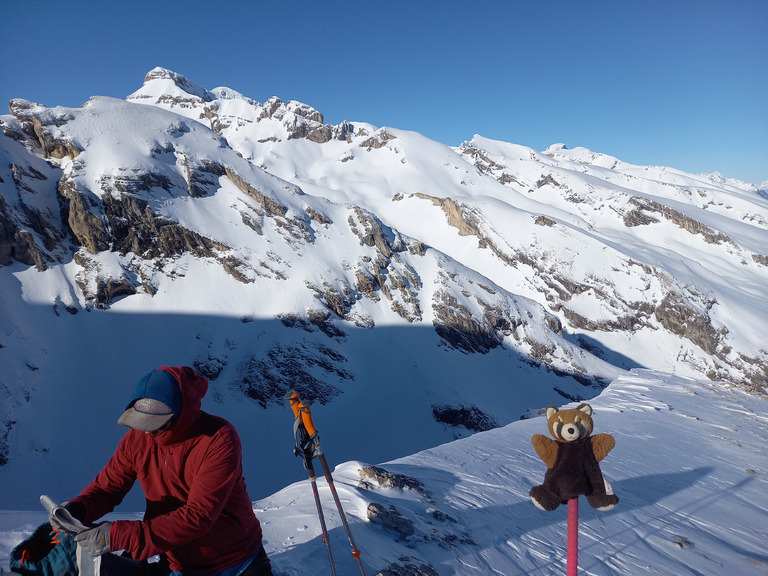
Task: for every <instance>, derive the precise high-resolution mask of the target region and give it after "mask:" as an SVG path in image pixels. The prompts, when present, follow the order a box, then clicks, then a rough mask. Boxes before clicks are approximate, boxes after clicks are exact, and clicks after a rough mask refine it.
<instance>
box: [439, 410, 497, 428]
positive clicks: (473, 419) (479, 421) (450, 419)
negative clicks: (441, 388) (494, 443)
mask: <svg viewBox="0 0 768 576" xmlns="http://www.w3.org/2000/svg"><path fill="white" fill-rule="evenodd" d="M432 415H433V416H434V418H435V421H436V422H441V423H443V424H448V425H449V426H453V427H456V426H463V427H464V428H466V429H467V430H470V431H471V432H485V431H487V430H493V429H494V428H498V426H499V425H498V423H497V422H496V420H494V418H493V416H489V415H488V414H486V413H485V412H483V411H482V410H480V408H478V407H477V406H464V405H459V406H451V405H447V404H435V405H433V406H432Z"/></svg>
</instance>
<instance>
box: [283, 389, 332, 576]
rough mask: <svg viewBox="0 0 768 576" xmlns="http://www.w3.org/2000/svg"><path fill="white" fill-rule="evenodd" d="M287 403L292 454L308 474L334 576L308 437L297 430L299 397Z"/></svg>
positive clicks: (289, 398) (288, 398)
mask: <svg viewBox="0 0 768 576" xmlns="http://www.w3.org/2000/svg"><path fill="white" fill-rule="evenodd" d="M286 398H287V400H288V402H290V404H291V408H292V409H293V414H294V416H295V417H296V420H295V422H296V424H294V438H295V440H296V446H295V447H294V453H295V454H296V455H297V456H301V458H302V460H303V461H304V468H306V470H307V472H308V473H309V483H310V484H311V485H312V494H314V496H315V506H316V507H317V517H318V518H319V519H320V528H321V529H322V531H323V543H324V544H325V548H326V550H328V561H329V562H330V563H331V573H332V574H333V576H336V565H335V564H334V562H333V552H332V551H331V540H330V538H329V537H328V528H327V527H326V525H325V515H324V514H323V507H322V505H321V504H320V494H319V492H318V490H317V479H316V478H315V467H314V466H313V464H312V454H311V453H308V452H307V450H306V448H305V447H306V446H307V444H308V441H309V437H308V436H307V438H305V439H304V441H302V440H300V439H299V436H300V435H301V434H300V430H299V428H300V427H301V428H303V425H302V424H301V420H300V417H299V406H300V401H299V395H298V394H297V393H296V392H293V393H289V395H288V396H286ZM299 425H301V426H299ZM304 434H305V435H306V431H304Z"/></svg>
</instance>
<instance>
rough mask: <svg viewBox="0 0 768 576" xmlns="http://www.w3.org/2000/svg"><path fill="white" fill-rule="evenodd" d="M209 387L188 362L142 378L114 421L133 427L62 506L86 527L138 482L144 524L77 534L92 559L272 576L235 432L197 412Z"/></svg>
mask: <svg viewBox="0 0 768 576" xmlns="http://www.w3.org/2000/svg"><path fill="white" fill-rule="evenodd" d="M207 390H208V380H206V379H205V378H204V377H203V376H201V375H200V374H198V373H197V372H195V371H194V370H193V369H192V368H189V367H187V366H178V367H168V366H161V367H160V368H157V369H156V370H153V371H152V372H150V373H149V374H147V375H146V376H144V377H143V378H142V379H141V380H140V381H139V383H138V384H137V386H136V389H135V391H134V393H133V396H132V397H131V401H130V402H129V403H128V406H127V409H126V410H125V412H124V413H123V415H122V416H120V418H119V420H118V423H119V424H122V425H124V426H128V427H129V428H130V430H128V432H127V433H126V434H125V436H123V438H122V439H121V440H120V443H119V444H118V446H117V450H116V451H115V453H114V454H113V456H112V458H111V459H110V460H109V462H108V463H107V465H106V466H105V467H104V469H103V470H102V471H101V472H99V474H98V475H97V476H96V478H95V479H94V480H93V482H91V484H90V485H89V486H88V487H87V488H85V490H83V491H82V492H81V493H80V494H79V495H78V496H77V497H76V498H73V499H72V500H70V501H68V502H66V503H65V508H66V509H67V510H69V512H70V513H71V514H72V515H73V516H75V517H76V518H78V519H79V520H81V521H82V522H83V524H85V525H86V526H92V525H93V523H94V522H95V521H96V520H98V519H99V518H101V517H102V516H104V515H105V514H107V513H109V512H111V511H112V510H113V509H114V508H115V507H116V506H117V505H118V504H119V503H120V502H121V501H122V500H123V498H124V497H125V495H126V494H127V493H128V491H129V490H130V489H131V487H132V486H133V484H134V482H135V481H136V480H137V479H138V481H139V484H140V485H141V488H142V490H143V491H144V496H145V498H146V512H145V514H144V519H143V520H140V521H137V520H131V521H127V520H117V521H114V522H102V523H100V524H96V525H93V527H92V528H90V529H88V530H86V531H84V532H81V533H80V534H78V535H77V536H76V537H75V539H76V540H77V541H78V543H79V544H80V545H81V546H82V547H83V548H84V549H85V550H86V551H87V552H88V553H90V554H91V555H92V556H101V555H104V554H106V553H107V552H114V551H124V552H123V554H124V555H127V556H128V557H130V558H131V559H133V560H134V561H139V562H143V563H144V564H143V565H144V566H145V567H146V566H147V564H146V562H145V561H146V560H147V559H149V558H151V557H153V556H156V555H161V557H163V558H165V559H167V564H168V566H169V569H170V570H171V571H172V574H174V576H180V575H183V576H272V569H271V565H270V561H269V558H268V557H267V554H266V552H265V550H264V547H263V546H262V542H261V539H262V533H261V525H260V524H259V520H258V519H257V518H256V516H255V515H254V513H253V508H252V505H251V499H250V498H249V496H248V492H247V491H246V487H245V479H244V478H243V470H242V461H241V445H240V438H239V436H238V434H237V432H236V430H235V428H234V427H233V426H232V424H230V423H229V422H228V421H226V420H224V419H223V418H219V417H217V416H212V415H210V414H207V413H206V412H203V411H202V410H201V401H202V399H203V396H205V393H206V392H207ZM51 523H52V524H54V527H55V518H51ZM104 558H106V556H105V557H104Z"/></svg>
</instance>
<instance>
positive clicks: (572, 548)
mask: <svg viewBox="0 0 768 576" xmlns="http://www.w3.org/2000/svg"><path fill="white" fill-rule="evenodd" d="M578 571H579V499H578V497H577V498H571V499H570V500H568V567H567V572H566V576H577V574H578Z"/></svg>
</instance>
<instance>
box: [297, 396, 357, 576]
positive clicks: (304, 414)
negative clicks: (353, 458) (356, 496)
mask: <svg viewBox="0 0 768 576" xmlns="http://www.w3.org/2000/svg"><path fill="white" fill-rule="evenodd" d="M297 399H298V404H299V406H298V411H299V413H300V414H301V422H302V424H303V425H304V428H305V429H306V430H307V433H308V434H309V437H310V438H311V439H312V441H313V442H314V444H315V454H316V455H317V458H318V460H320V466H322V468H323V474H325V480H326V481H327V482H328V486H329V487H330V489H331V494H333V501H334V502H335V503H336V508H337V509H338V511H339V518H341V523H342V525H343V526H344V530H345V531H346V532H347V538H348V539H349V544H350V546H351V547H352V557H353V558H354V559H355V560H357V565H358V567H359V568H360V573H361V574H362V576H365V569H364V568H363V563H362V561H361V560H360V550H359V549H358V548H357V545H356V544H355V539H354V538H353V537H352V531H351V530H350V528H349V522H347V516H346V514H344V509H343V508H342V507H341V501H340V500H339V495H338V493H337V492H336V484H335V483H334V481H333V475H332V474H331V469H330V467H329V466H328V461H327V460H326V459H325V454H323V448H322V446H321V445H320V436H319V435H318V433H317V428H315V424H314V422H312V412H311V411H310V409H309V406H310V405H309V404H305V403H303V402H302V401H301V399H300V398H298V394H297Z"/></svg>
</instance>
